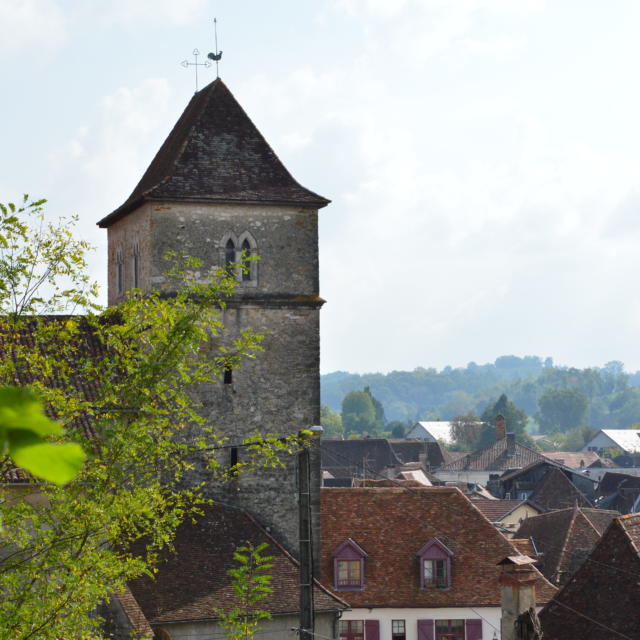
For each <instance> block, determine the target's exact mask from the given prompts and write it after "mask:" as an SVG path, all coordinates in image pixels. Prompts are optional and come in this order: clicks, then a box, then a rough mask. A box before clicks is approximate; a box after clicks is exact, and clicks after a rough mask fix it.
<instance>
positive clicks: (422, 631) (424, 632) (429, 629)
mask: <svg viewBox="0 0 640 640" xmlns="http://www.w3.org/2000/svg"><path fill="white" fill-rule="evenodd" d="M418 640H433V620H418Z"/></svg>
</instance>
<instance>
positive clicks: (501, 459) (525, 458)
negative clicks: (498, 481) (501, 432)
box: [440, 438, 543, 471]
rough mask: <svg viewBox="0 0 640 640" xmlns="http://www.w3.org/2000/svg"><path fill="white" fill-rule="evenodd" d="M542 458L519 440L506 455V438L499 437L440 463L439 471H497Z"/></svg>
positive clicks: (520, 466)
mask: <svg viewBox="0 0 640 640" xmlns="http://www.w3.org/2000/svg"><path fill="white" fill-rule="evenodd" d="M542 459H543V456H542V454H540V453H538V452H537V451H534V450H533V449H529V447H525V446H524V445H521V444H520V443H519V442H516V443H515V454H514V455H508V452H507V438H501V439H500V440H497V441H496V442H494V443H493V444H491V445H489V446H488V447H485V448H484V449H480V450H478V451H474V452H473V453H470V454H467V455H466V456H463V457H461V458H458V459H457V460H454V461H453V462H450V463H448V464H444V465H442V467H440V471H466V470H469V471H485V470H496V471H498V470H501V469H504V470H506V469H513V468H516V467H517V468H522V467H526V466H528V465H530V464H532V463H533V462H537V461H538V460H542Z"/></svg>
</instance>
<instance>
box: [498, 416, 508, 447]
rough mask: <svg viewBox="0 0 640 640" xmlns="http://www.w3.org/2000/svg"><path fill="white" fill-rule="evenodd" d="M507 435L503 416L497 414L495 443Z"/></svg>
mask: <svg viewBox="0 0 640 640" xmlns="http://www.w3.org/2000/svg"><path fill="white" fill-rule="evenodd" d="M506 435H507V425H506V423H505V421H504V416H503V415H502V414H501V413H499V414H498V415H497V416H496V442H498V440H502V439H503V438H505V437H506Z"/></svg>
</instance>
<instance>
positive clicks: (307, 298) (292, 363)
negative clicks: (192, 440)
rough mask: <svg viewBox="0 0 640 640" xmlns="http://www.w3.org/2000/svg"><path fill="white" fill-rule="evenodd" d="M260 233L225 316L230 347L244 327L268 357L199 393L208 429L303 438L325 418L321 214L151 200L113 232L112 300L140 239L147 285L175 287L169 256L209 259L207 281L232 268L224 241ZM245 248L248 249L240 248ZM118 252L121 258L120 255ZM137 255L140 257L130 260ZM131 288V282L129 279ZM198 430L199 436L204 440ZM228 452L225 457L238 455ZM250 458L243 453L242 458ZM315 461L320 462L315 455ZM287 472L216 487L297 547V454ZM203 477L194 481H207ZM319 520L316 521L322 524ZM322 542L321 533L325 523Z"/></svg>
mask: <svg viewBox="0 0 640 640" xmlns="http://www.w3.org/2000/svg"><path fill="white" fill-rule="evenodd" d="M247 233H248V234H250V235H251V239H252V242H253V243H255V249H254V250H253V251H252V253H253V255H255V256H256V257H257V259H256V260H255V262H254V263H253V264H252V266H251V277H252V279H251V280H250V281H248V282H246V281H245V282H243V281H242V278H241V274H240V273H238V286H237V290H236V295H235V296H234V298H233V299H232V300H230V301H229V303H228V305H227V308H226V309H225V310H224V311H223V314H222V319H223V322H224V325H225V329H226V331H225V336H224V338H223V339H222V340H223V341H224V342H225V343H226V344H230V343H231V341H232V340H233V338H234V337H236V336H238V335H240V332H241V331H243V330H245V329H251V330H254V331H256V332H258V333H261V334H262V335H263V336H264V341H263V343H262V347H263V349H264V351H263V352H261V353H259V354H257V355H256V357H255V358H253V359H245V360H244V361H243V363H242V367H241V368H240V369H238V370H237V371H233V372H232V382H231V383H225V381H224V380H223V379H222V378H221V379H220V380H218V381H216V382H215V383H214V384H211V385H206V386H202V387H201V388H200V389H198V390H197V392H196V393H197V397H198V399H199V400H200V401H201V403H202V410H203V412H204V415H205V417H206V418H207V422H208V424H209V425H214V426H216V427H217V428H218V431H219V432H220V433H222V434H224V435H225V436H226V437H227V438H228V444H229V445H231V444H233V443H239V442H242V441H243V440H245V439H247V438H250V437H252V436H255V435H257V434H277V435H289V434H295V433H297V432H298V430H300V429H301V428H304V427H309V426H311V425H314V424H318V423H319V420H320V374H319V362H320V338H319V310H320V307H321V305H322V300H321V299H320V298H319V297H318V294H319V291H318V286H319V285H318V229H317V212H316V211H315V210H310V209H306V208H300V207H278V206H262V205H255V206H248V205H217V204H216V205H212V204H195V203H171V202H167V203H147V204H145V205H143V206H142V207H140V209H138V210H137V211H135V212H133V213H131V214H129V215H128V216H126V217H125V218H123V219H122V220H120V221H118V222H116V223H114V224H113V225H112V226H111V227H110V228H109V256H110V261H109V291H110V293H109V301H110V303H114V302H117V301H118V300H119V299H120V297H119V296H118V294H117V291H116V289H117V273H116V266H115V256H116V251H117V250H118V247H124V249H123V250H124V256H125V265H126V264H129V263H128V262H127V256H128V255H130V252H132V251H133V243H134V242H137V243H138V246H139V254H140V258H141V265H140V269H141V278H140V280H141V288H142V289H143V290H150V289H152V288H158V287H162V286H166V285H169V286H171V283H168V282H167V281H166V279H165V277H164V275H163V273H164V271H165V269H166V261H165V260H164V256H165V254H166V253H167V251H175V252H177V253H179V254H182V255H189V256H192V257H195V258H199V259H201V260H202V262H203V265H202V268H201V270H200V276H201V277H205V274H206V273H207V272H208V271H209V269H211V268H214V267H216V266H222V265H224V260H225V243H226V241H227V240H228V239H229V238H233V239H234V241H238V242H241V239H242V238H243V237H247ZM238 249H239V247H238ZM112 254H113V259H112ZM131 255H132V254H131ZM125 282H126V283H127V286H130V284H129V283H130V280H129V279H127V277H126V270H125ZM195 435H196V434H193V436H194V437H195ZM230 451H231V450H230V449H229V450H225V451H223V452H222V453H221V454H220V455H221V456H226V455H229V456H230V455H231V453H230ZM244 454H245V452H244V450H243V449H242V448H240V449H238V456H239V457H238V461H239V462H242V461H243V455H244ZM314 460H315V458H314ZM283 463H284V464H285V468H284V469H275V470H269V471H266V470H258V471H256V472H255V473H248V474H245V475H244V476H241V477H240V478H238V480H236V481H233V482H229V483H226V484H220V483H209V486H208V490H209V492H210V494H211V495H212V496H214V497H216V498H219V499H221V500H224V501H226V502H228V503H231V504H235V505H239V506H241V507H243V508H245V509H246V510H248V511H249V512H250V513H252V514H253V515H254V516H255V517H256V518H257V519H258V521H260V522H261V523H262V524H264V525H265V526H268V527H270V529H271V530H272V531H273V533H274V534H275V535H276V537H277V538H278V539H280V540H281V541H282V542H283V543H284V544H285V545H286V546H287V547H288V548H289V549H290V550H291V551H293V552H294V553H296V551H297V546H298V543H297V538H298V517H297V491H296V478H295V469H296V456H295V452H293V453H292V454H290V455H287V456H285V457H284V458H283ZM312 469H313V472H312V504H313V505H314V507H313V508H314V510H315V511H316V512H317V509H318V505H319V487H320V467H319V463H317V462H316V463H315V464H314V465H313V466H312ZM202 473H203V472H202V470H201V473H197V474H195V476H194V479H196V480H197V479H202V477H203V476H202ZM315 522H316V523H317V518H315ZM315 535H316V540H318V542H319V528H318V527H317V526H316V531H315Z"/></svg>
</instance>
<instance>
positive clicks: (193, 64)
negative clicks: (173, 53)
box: [180, 49, 211, 93]
mask: <svg viewBox="0 0 640 640" xmlns="http://www.w3.org/2000/svg"><path fill="white" fill-rule="evenodd" d="M199 55H200V52H199V51H198V50H197V49H194V50H193V57H194V59H195V62H189V61H188V60H183V61H182V62H181V63H180V64H181V65H182V66H183V67H184V68H185V69H188V68H189V67H195V68H196V91H195V92H196V93H198V67H210V66H211V63H210V62H209V61H208V60H205V61H204V62H198V56H199Z"/></svg>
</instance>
